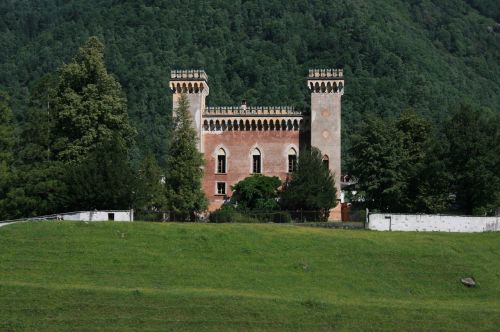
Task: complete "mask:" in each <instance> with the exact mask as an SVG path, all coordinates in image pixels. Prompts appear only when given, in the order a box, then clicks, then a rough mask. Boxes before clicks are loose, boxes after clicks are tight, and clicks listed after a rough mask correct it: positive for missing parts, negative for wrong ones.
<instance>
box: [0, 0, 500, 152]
mask: <svg viewBox="0 0 500 332" xmlns="http://www.w3.org/2000/svg"><path fill="white" fill-rule="evenodd" d="M498 21H500V5H499V3H498V1H495V0H469V1H460V0H450V1H438V0H412V1H396V0H392V1H391V0H376V1H335V2H332V1H312V0H311V1H289V0H286V1H285V0H266V1H238V0H231V1H229V0H219V1H176V0H171V1H162V0H142V1H136V0H134V1H118V0H100V1H83V0H73V1H63V0H40V1H34V0H15V1H14V0H5V1H2V2H1V3H0V47H1V50H2V51H1V52H0V73H1V74H0V89H3V90H6V91H7V92H8V93H9V95H10V96H11V100H12V108H13V110H14V114H15V116H16V119H17V120H18V121H23V119H24V116H25V114H26V110H27V105H28V96H29V94H30V90H31V89H33V87H34V86H35V85H36V84H37V80H39V79H40V77H42V76H43V75H45V74H48V73H54V72H55V71H56V70H57V68H58V67H59V66H61V64H63V63H67V62H68V61H70V59H71V57H72V56H73V55H74V54H75V52H76V51H77V49H78V47H80V46H81V45H82V44H83V43H84V42H85V41H86V40H87V39H88V37H90V36H92V35H96V36H98V37H100V38H101V40H103V42H104V44H105V47H106V49H105V53H106V54H105V59H106V64H107V67H108V69H109V71H110V72H111V73H112V74H114V75H115V76H116V77H117V79H118V81H119V82H120V83H121V85H122V86H123V88H124V91H125V92H126V96H127V99H128V111H129V116H130V119H131V122H132V124H133V125H134V126H135V127H136V128H137V131H138V137H137V141H138V146H139V150H140V151H145V150H146V149H149V150H151V151H152V152H153V153H154V154H155V155H156V156H157V157H159V158H160V159H161V158H162V156H163V155H164V154H165V149H166V147H165V145H166V144H165V140H166V135H167V130H166V121H167V117H166V116H165V115H166V114H167V113H168V112H171V96H170V93H169V91H168V85H167V83H168V79H169V71H170V70H171V69H174V68H204V69H205V70H206V71H207V73H208V75H209V77H210V87H211V89H210V96H209V101H208V102H209V104H212V105H216V104H217V105H226V104H237V103H238V102H239V101H240V100H241V99H247V100H248V102H249V103H250V104H260V105H264V104H276V105H282V104H291V105H295V106H298V107H301V108H303V109H304V110H307V107H308V91H307V90H306V87H305V82H304V77H305V74H306V72H307V69H308V68H310V67H343V68H344V69H345V73H346V94H345V96H344V99H343V100H344V101H343V127H344V133H345V134H349V133H350V132H352V130H353V128H354V125H355V124H356V123H359V122H361V121H363V118H364V116H365V115H366V114H367V113H376V114H379V115H381V116H384V117H392V116H394V115H397V114H399V113H400V112H401V111H402V110H404V109H406V108H410V107H411V108H413V109H415V110H416V111H417V113H419V114H422V115H425V116H426V117H429V118H430V119H432V120H433V121H436V122H437V123H440V122H441V121H442V120H443V119H444V118H445V117H446V115H447V113H448V110H449V109H450V108H451V107H453V106H454V105H456V104H458V102H461V101H464V100H468V101H469V102H470V103H472V104H473V105H476V106H478V107H488V108H490V109H492V110H494V111H495V112H498V111H499V110H500V94H499V93H498V92H499V91H500V26H499V24H498ZM348 137H349V135H344V138H345V140H347V138H348ZM344 143H346V142H344ZM344 151H346V149H344Z"/></svg>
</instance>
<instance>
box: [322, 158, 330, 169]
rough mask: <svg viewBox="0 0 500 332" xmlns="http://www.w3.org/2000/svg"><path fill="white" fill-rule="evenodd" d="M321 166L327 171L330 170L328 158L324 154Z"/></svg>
mask: <svg viewBox="0 0 500 332" xmlns="http://www.w3.org/2000/svg"><path fill="white" fill-rule="evenodd" d="M323 166H325V167H326V168H327V169H329V168H330V158H328V156H327V155H326V154H325V155H324V156H323Z"/></svg>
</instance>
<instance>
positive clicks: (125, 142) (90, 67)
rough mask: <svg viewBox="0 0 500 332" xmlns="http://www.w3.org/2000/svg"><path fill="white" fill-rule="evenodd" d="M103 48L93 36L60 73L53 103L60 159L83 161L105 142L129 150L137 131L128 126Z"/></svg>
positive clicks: (123, 105)
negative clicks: (83, 158)
mask: <svg viewBox="0 0 500 332" xmlns="http://www.w3.org/2000/svg"><path fill="white" fill-rule="evenodd" d="M103 52H104V46H103V44H102V43H101V42H100V41H99V40H98V39H97V38H96V37H91V38H90V39H89V40H88V41H87V43H86V44H85V45H84V46H83V47H82V48H80V49H79V51H78V54H77V55H76V56H75V58H74V59H73V61H72V62H71V63H69V64H66V65H63V66H62V68H61V69H60V72H59V80H58V85H57V88H56V91H55V100H54V129H53V132H54V144H53V148H54V149H55V151H56V152H57V157H58V158H59V159H61V160H80V159H81V158H82V157H84V156H85V155H86V154H87V153H88V152H90V151H92V150H94V149H95V148H96V146H97V145H99V144H102V143H103V142H110V141H111V140H113V141H114V144H117V145H120V146H122V147H124V148H130V147H131V145H132V143H133V139H134V135H135V130H134V129H133V128H132V127H131V126H130V125H129V123H128V114H127V102H126V98H125V96H124V94H123V93H122V91H121V86H120V84H119V83H118V82H117V81H116V79H115V78H113V77H112V76H111V75H110V74H108V72H107V70H106V66H105V64H104V59H103V58H104V53H103Z"/></svg>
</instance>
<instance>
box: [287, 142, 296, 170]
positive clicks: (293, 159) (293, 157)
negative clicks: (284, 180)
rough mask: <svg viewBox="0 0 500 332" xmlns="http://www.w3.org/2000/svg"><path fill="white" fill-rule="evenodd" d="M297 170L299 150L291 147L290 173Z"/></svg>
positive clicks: (289, 153)
mask: <svg viewBox="0 0 500 332" xmlns="http://www.w3.org/2000/svg"><path fill="white" fill-rule="evenodd" d="M295 171H297V151H295V149H294V148H290V150H289V151H288V173H293V172H295Z"/></svg>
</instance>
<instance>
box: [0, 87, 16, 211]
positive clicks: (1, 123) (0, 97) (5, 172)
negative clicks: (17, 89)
mask: <svg viewBox="0 0 500 332" xmlns="http://www.w3.org/2000/svg"><path fill="white" fill-rule="evenodd" d="M14 144H15V139H14V123H13V116H12V110H11V109H10V106H9V96H8V95H7V94H6V93H5V92H3V91H0V220H2V219H5V218H9V217H11V213H10V212H9V209H8V207H7V203H8V202H7V199H6V196H7V192H8V190H9V187H10V186H11V184H12V182H13V161H14V154H13V151H14Z"/></svg>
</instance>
